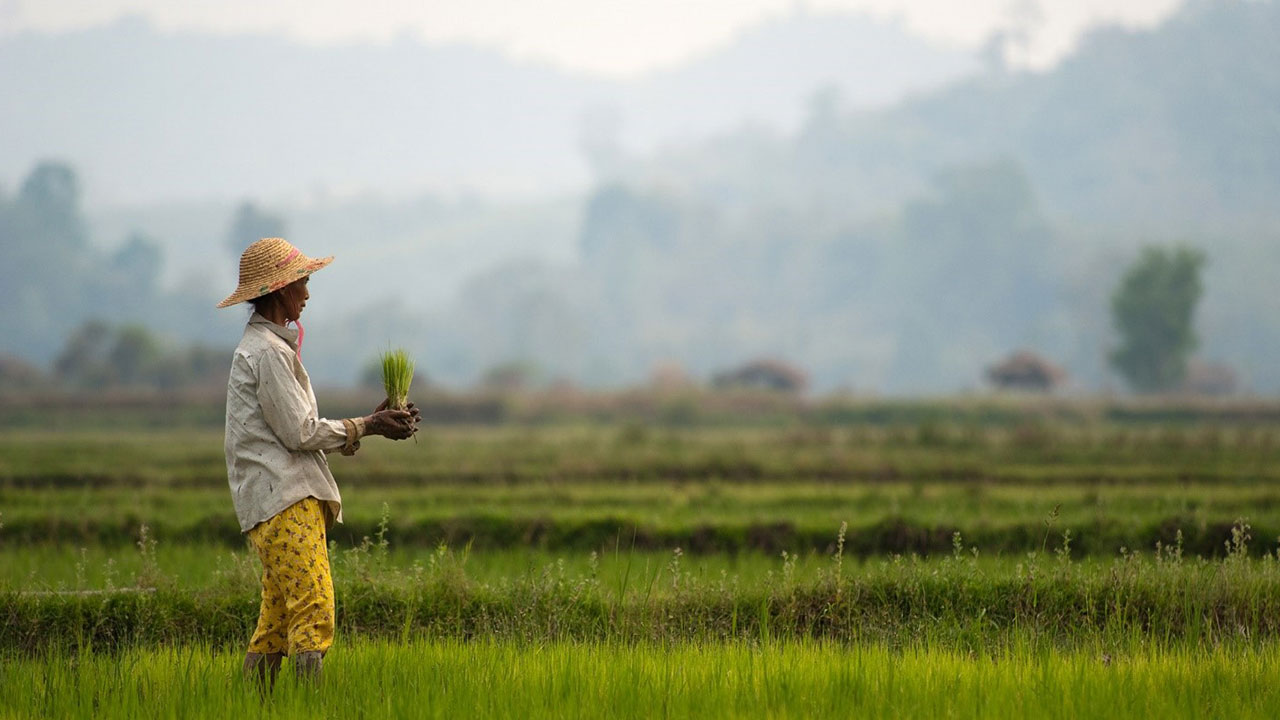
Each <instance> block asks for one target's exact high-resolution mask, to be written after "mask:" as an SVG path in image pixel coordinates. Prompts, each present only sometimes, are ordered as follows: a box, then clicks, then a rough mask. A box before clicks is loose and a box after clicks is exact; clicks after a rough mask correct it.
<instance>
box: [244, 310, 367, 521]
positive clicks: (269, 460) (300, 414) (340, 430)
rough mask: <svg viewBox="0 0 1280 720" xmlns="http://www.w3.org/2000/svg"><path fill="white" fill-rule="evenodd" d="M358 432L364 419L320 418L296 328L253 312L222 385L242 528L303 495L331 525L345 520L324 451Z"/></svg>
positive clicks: (348, 441)
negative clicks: (318, 504) (318, 502)
mask: <svg viewBox="0 0 1280 720" xmlns="http://www.w3.org/2000/svg"><path fill="white" fill-rule="evenodd" d="M363 434H364V422H363V420H361V419H358V418H357V419H354V420H351V421H345V422H344V421H342V420H326V419H324V418H321V417H319V410H318V408H317V406H316V395H315V393H314V392H313V391H312V389H311V379H310V377H308V376H307V371H306V369H304V368H303V367H302V361H301V359H300V358H299V356H298V331H297V330H293V329H290V328H285V327H281V326H279V325H276V324H275V323H273V322H271V321H270V320H268V319H266V318H265V317H263V316H261V315H259V314H257V313H254V314H253V316H252V317H250V318H249V323H248V325H246V326H245V329H244V336H243V337H241V339H240V344H239V346H237V347H236V351H235V355H234V356H233V357H232V360H231V377H230V379H229V380H228V382H227V427H226V455H227V480H228V482H229V483H230V485H231V499H232V502H233V503H234V504H235V508H236V518H237V519H238V520H239V522H240V530H241V532H248V531H249V530H250V529H252V528H253V526H255V525H257V524H258V523H260V522H262V521H264V520H267V519H269V518H271V517H273V516H275V515H276V514H277V513H279V512H280V511H281V510H284V509H285V508H287V507H289V506H290V505H292V504H294V503H295V502H297V501H299V500H302V499H303V498H306V497H314V498H316V499H317V500H321V501H323V502H324V503H325V504H326V505H327V507H328V512H327V513H326V515H327V517H328V520H329V524H330V525H332V524H333V523H334V522H342V495H341V494H340V493H339V492H338V484H337V483H336V482H335V481H334V479H333V473H331V472H329V462H328V460H326V459H325V453H326V452H329V451H332V450H339V449H342V448H344V447H348V448H349V447H353V446H354V445H355V443H356V442H357V441H358V440H359V439H360V436H361V435H363Z"/></svg>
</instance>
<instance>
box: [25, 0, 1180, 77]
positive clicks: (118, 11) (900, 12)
mask: <svg viewBox="0 0 1280 720" xmlns="http://www.w3.org/2000/svg"><path fill="white" fill-rule="evenodd" d="M1179 4H1180V0H806V1H804V2H797V0H360V1H359V2H353V1H352V0H0V32H4V33H13V32H17V31H21V30H27V29H36V30H65V29H73V28H82V27H86V26H91V25H97V24H101V23H103V22H108V21H110V20H113V19H115V18H118V17H120V16H121V15H126V14H141V15H144V16H146V17H148V18H150V19H151V21H152V22H153V23H154V24H156V25H157V26H159V27H160V28H163V29H167V30H172V29H200V30H209V31H225V32H243V31H263V32H281V33H285V34H288V35H290V36H292V37H295V38H297V39H300V40H303V41H306V42H313V43H334V42H349V41H353V40H355V41H360V40H377V41H385V40H389V39H393V38H394V37H395V36H396V35H398V34H404V33H408V34H410V35H412V36H416V37H420V38H422V39H424V40H427V41H431V42H445V41H469V42H477V43H480V44H483V45H487V46H491V47H496V48H499V49H502V50H504V51H506V52H508V53H510V54H512V55H514V56H517V57H521V58H530V59H536V60H540V61H544V62H549V63H553V64H555V65H558V66H561V67H565V68H569V69H575V70H579V71H583V72H589V73H595V74H602V75H611V76H626V75H631V74H637V73H643V72H645V71H648V70H653V69H656V68H660V67H663V66H667V65H672V64H678V63H680V62H681V61H683V60H687V59H689V58H690V57H692V56H695V55H698V54H700V53H704V52H707V51H710V50H712V49H713V48H715V46H716V45H718V44H720V43H724V42H726V41H728V39H729V38H730V37H732V36H733V35H734V34H735V33H736V32H738V31H740V30H741V29H743V28H744V27H746V26H749V25H751V24H753V23H758V22H761V21H763V20H767V19H768V18H769V17H770V16H777V15H781V14H786V13H790V12H795V11H796V10H797V9H798V8H804V9H806V10H808V11H810V12H828V11H841V10H843V11H861V12H865V13H868V14H871V15H874V16H877V17H881V18H898V19H900V20H901V22H902V23H903V24H904V25H905V26H906V27H907V28H909V29H910V30H912V31H914V32H916V33H918V34H920V35H923V36H925V37H928V38H932V39H935V40H938V41H941V42H945V43H948V44H950V45H953V46H957V47H964V48H977V47H980V46H981V45H982V43H983V41H984V39H985V38H987V37H988V36H989V35H990V34H991V33H993V32H996V31H999V30H1001V29H1006V30H1007V29H1010V28H1012V27H1016V26H1020V27H1024V28H1026V29H1027V30H1028V33H1027V35H1028V37H1029V42H1028V43H1027V45H1026V46H1025V51H1024V52H1021V53H1020V55H1021V57H1020V58H1018V59H1019V60H1021V61H1022V62H1024V63H1026V64H1030V65H1034V66H1045V65H1047V64H1051V63H1052V62H1053V61H1054V60H1056V59H1057V58H1059V57H1061V56H1062V55H1063V54H1064V53H1065V52H1067V51H1069V50H1070V49H1071V48H1072V46H1073V44H1074V43H1075V41H1076V40H1077V39H1078V38H1079V36H1080V33H1081V32H1082V31H1083V30H1085V29H1087V28H1088V27H1089V26H1091V25H1094V24H1097V23H1100V22H1120V23H1124V24H1126V25H1131V26H1145V25H1150V24H1152V23H1155V22H1158V21H1159V20H1160V19H1162V18H1164V17H1166V16H1167V15H1168V14H1169V13H1170V12H1172V11H1173V10H1174V9H1176V7H1177V6H1178V5H1179Z"/></svg>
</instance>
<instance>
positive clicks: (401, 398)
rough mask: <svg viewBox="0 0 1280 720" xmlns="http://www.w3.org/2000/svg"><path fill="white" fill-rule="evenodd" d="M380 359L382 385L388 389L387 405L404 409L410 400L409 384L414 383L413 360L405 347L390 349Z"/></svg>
mask: <svg viewBox="0 0 1280 720" xmlns="http://www.w3.org/2000/svg"><path fill="white" fill-rule="evenodd" d="M379 360H380V361H381V363H382V386H383V387H384V388H385V389H386V391H387V407H388V408H390V409H392V410H404V409H405V406H406V405H407V404H408V402H409V385H410V384H411V383H413V360H410V359H409V353H407V352H405V351H404V349H403V348H397V349H395V350H388V351H387V352H385V353H382V355H381V356H380V357H379Z"/></svg>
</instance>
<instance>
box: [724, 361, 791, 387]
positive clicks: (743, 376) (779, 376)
mask: <svg viewBox="0 0 1280 720" xmlns="http://www.w3.org/2000/svg"><path fill="white" fill-rule="evenodd" d="M711 386H712V387H714V388H716V389H717V390H728V389H750V390H770V391H774V392H785V393H795V394H799V393H802V392H804V390H805V388H806V387H808V386H809V376H808V375H807V374H805V372H804V371H803V370H800V369H798V368H795V367H792V366H790V365H788V364H786V363H784V362H782V361H780V360H769V359H761V360H754V361H752V362H749V363H747V364H746V365H743V366H742V367H739V368H735V369H733V370H726V371H724V372H719V373H716V374H715V375H713V376H712V378H711Z"/></svg>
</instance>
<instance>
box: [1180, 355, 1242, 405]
mask: <svg viewBox="0 0 1280 720" xmlns="http://www.w3.org/2000/svg"><path fill="white" fill-rule="evenodd" d="M1236 384H1237V381H1236V371H1235V370H1232V369H1231V368H1230V367H1228V366H1226V365H1222V364H1219V363H1206V362H1200V361H1197V360H1192V361H1191V362H1189V363H1187V375H1186V377H1184V378H1183V379H1182V391H1183V392H1185V393H1189V394H1191V395H1218V396H1221V395H1233V394H1235V392H1236Z"/></svg>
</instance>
